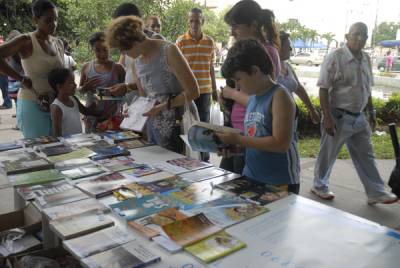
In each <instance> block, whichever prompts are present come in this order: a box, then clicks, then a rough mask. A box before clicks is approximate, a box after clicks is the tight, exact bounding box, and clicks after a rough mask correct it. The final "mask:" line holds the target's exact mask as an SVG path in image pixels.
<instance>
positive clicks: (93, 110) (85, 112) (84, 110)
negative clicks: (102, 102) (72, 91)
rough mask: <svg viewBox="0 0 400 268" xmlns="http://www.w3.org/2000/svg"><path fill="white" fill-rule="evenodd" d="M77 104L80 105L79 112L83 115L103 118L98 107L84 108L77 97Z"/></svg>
mask: <svg viewBox="0 0 400 268" xmlns="http://www.w3.org/2000/svg"><path fill="white" fill-rule="evenodd" d="M74 98H75V100H76V103H78V108H79V112H80V113H81V114H83V115H92V116H101V115H102V113H101V112H100V111H97V109H96V105H94V104H93V105H90V106H89V107H86V106H84V105H83V104H82V103H81V102H80V101H79V100H78V98H77V97H75V96H74Z"/></svg>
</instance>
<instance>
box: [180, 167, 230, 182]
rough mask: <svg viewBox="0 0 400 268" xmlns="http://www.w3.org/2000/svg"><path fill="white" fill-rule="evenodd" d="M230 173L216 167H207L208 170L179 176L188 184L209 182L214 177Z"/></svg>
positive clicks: (204, 169)
mask: <svg viewBox="0 0 400 268" xmlns="http://www.w3.org/2000/svg"><path fill="white" fill-rule="evenodd" d="M230 173H231V172H229V171H227V170H225V169H222V168H217V167H208V168H203V169H199V170H195V171H191V172H187V173H183V174H180V175H179V176H180V177H181V178H182V179H184V180H187V181H190V182H200V181H205V180H209V179H212V178H215V177H219V176H224V175H227V174H230Z"/></svg>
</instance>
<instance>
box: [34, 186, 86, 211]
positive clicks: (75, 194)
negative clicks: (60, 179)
mask: <svg viewBox="0 0 400 268" xmlns="http://www.w3.org/2000/svg"><path fill="white" fill-rule="evenodd" d="M87 198H89V196H88V195H86V194H85V193H83V192H82V191H81V190H79V189H77V188H75V187H72V188H70V189H65V190H64V191H60V192H58V193H53V194H45V195H42V196H40V197H37V198H36V203H37V204H39V206H38V207H41V208H47V207H53V206H58V205H62V204H67V203H71V202H75V201H79V200H82V199H87Z"/></svg>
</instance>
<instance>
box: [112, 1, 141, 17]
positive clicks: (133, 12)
mask: <svg viewBox="0 0 400 268" xmlns="http://www.w3.org/2000/svg"><path fill="white" fill-rule="evenodd" d="M122 16H137V17H139V18H140V17H141V14H140V10H139V8H138V7H137V6H136V5H135V4H133V3H122V4H121V5H119V6H118V7H117V8H116V9H115V11H114V14H113V15H112V17H113V19H116V18H118V17H122Z"/></svg>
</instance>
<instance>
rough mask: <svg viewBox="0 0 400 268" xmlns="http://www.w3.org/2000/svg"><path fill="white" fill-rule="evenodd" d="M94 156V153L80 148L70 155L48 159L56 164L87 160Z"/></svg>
mask: <svg viewBox="0 0 400 268" xmlns="http://www.w3.org/2000/svg"><path fill="white" fill-rule="evenodd" d="M94 154H95V153H94V152H93V151H92V150H90V149H88V148H80V149H77V150H74V151H72V152H70V153H66V154H60V155H54V156H49V157H48V159H49V160H50V161H51V162H52V163H57V162H63V161H67V160H72V159H77V158H87V157H90V156H92V155H94Z"/></svg>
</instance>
